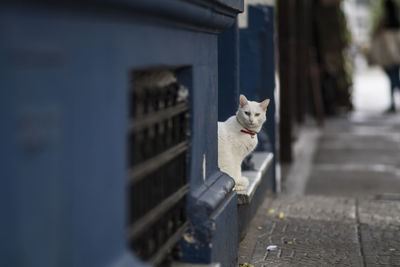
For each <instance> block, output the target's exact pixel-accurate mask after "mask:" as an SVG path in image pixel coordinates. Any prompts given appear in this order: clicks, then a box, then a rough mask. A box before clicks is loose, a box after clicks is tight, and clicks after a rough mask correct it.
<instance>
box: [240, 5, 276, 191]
mask: <svg viewBox="0 0 400 267" xmlns="http://www.w3.org/2000/svg"><path fill="white" fill-rule="evenodd" d="M248 12H249V13H248V18H249V26H248V28H247V29H243V30H240V91H241V92H242V93H243V94H245V95H246V96H248V98H250V99H255V100H258V101H262V100H264V99H266V98H269V99H270V100H271V102H270V104H269V106H268V111H267V122H266V123H265V124H264V127H263V130H262V131H261V132H260V134H259V141H260V142H259V146H258V147H257V150H261V151H271V152H273V153H274V155H276V135H275V124H276V122H275V107H276V106H275V97H274V91H275V60H274V59H275V57H274V53H275V48H274V8H273V7H271V6H262V5H256V6H249V9H248ZM275 165H276V156H275V157H274V166H275ZM273 169H274V175H273V177H270V178H269V179H270V181H269V186H270V188H271V189H272V190H275V189H276V184H275V177H276V173H275V167H274V168H273Z"/></svg>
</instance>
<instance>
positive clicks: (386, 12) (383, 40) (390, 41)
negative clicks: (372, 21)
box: [369, 0, 400, 113]
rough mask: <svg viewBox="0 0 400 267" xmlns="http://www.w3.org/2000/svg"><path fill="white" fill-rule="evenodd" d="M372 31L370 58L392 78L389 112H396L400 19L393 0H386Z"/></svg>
mask: <svg viewBox="0 0 400 267" xmlns="http://www.w3.org/2000/svg"><path fill="white" fill-rule="evenodd" d="M382 11H383V12H382V14H381V16H380V18H379V19H378V21H377V23H376V26H375V28H374V30H373V33H372V43H371V50H370V54H369V60H370V62H371V63H372V64H376V65H379V66H381V67H382V68H383V69H384V70H385V72H386V74H387V76H388V77H389V80H390V106H389V107H388V109H387V110H386V112H387V113H393V112H396V104H395V99H394V91H395V89H396V88H397V89H398V90H399V89H400V77H399V69H400V32H399V29H400V20H399V17H398V7H397V5H396V3H395V2H394V1H393V0H384V2H383V10H382Z"/></svg>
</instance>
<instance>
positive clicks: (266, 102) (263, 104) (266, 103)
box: [260, 99, 269, 111]
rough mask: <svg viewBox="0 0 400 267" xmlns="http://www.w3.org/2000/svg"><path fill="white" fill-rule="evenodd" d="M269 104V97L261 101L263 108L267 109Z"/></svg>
mask: <svg viewBox="0 0 400 267" xmlns="http://www.w3.org/2000/svg"><path fill="white" fill-rule="evenodd" d="M268 104H269V99H265V100H264V101H263V102H261V103H260V106H261V108H262V109H263V110H264V111H266V110H267V107H268Z"/></svg>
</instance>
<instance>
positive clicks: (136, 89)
mask: <svg viewBox="0 0 400 267" xmlns="http://www.w3.org/2000/svg"><path fill="white" fill-rule="evenodd" d="M146 74H148V75H147V77H152V75H151V74H152V73H151V71H149V72H148V73H146V72H140V73H138V72H134V73H133V81H132V88H131V90H130V111H129V115H130V125H129V135H128V146H129V147H128V151H129V222H128V223H129V230H128V239H129V245H130V247H131V248H132V249H133V250H134V251H135V253H136V254H137V255H138V256H139V257H140V258H141V259H143V260H145V261H149V262H151V263H153V264H160V263H161V262H163V261H164V260H165V258H166V257H167V256H168V255H169V254H170V253H171V251H172V249H173V248H174V246H175V245H176V243H177V241H178V240H179V239H180V237H181V236H182V234H183V232H184V230H185V229H186V227H187V215H186V195H187V192H188V190H189V184H188V179H187V174H188V151H189V102H188V101H187V100H182V99H179V93H180V90H183V89H184V87H183V86H182V85H180V84H179V83H178V82H172V83H170V84H168V85H166V86H161V87H157V86H153V85H152V86H148V87H147V86H146V84H145V85H143V82H140V86H135V85H136V84H138V83H139V82H137V81H136V80H135V79H136V77H146ZM153 76H157V75H153ZM146 79H148V78H146ZM151 84H154V83H151Z"/></svg>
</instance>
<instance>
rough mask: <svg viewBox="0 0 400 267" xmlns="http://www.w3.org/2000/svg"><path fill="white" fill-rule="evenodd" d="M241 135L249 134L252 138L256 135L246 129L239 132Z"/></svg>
mask: <svg viewBox="0 0 400 267" xmlns="http://www.w3.org/2000/svg"><path fill="white" fill-rule="evenodd" d="M240 131H241V132H242V133H246V134H249V135H251V137H253V136H254V135H256V134H257V133H256V132H253V131H250V130H247V129H242V130H240Z"/></svg>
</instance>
